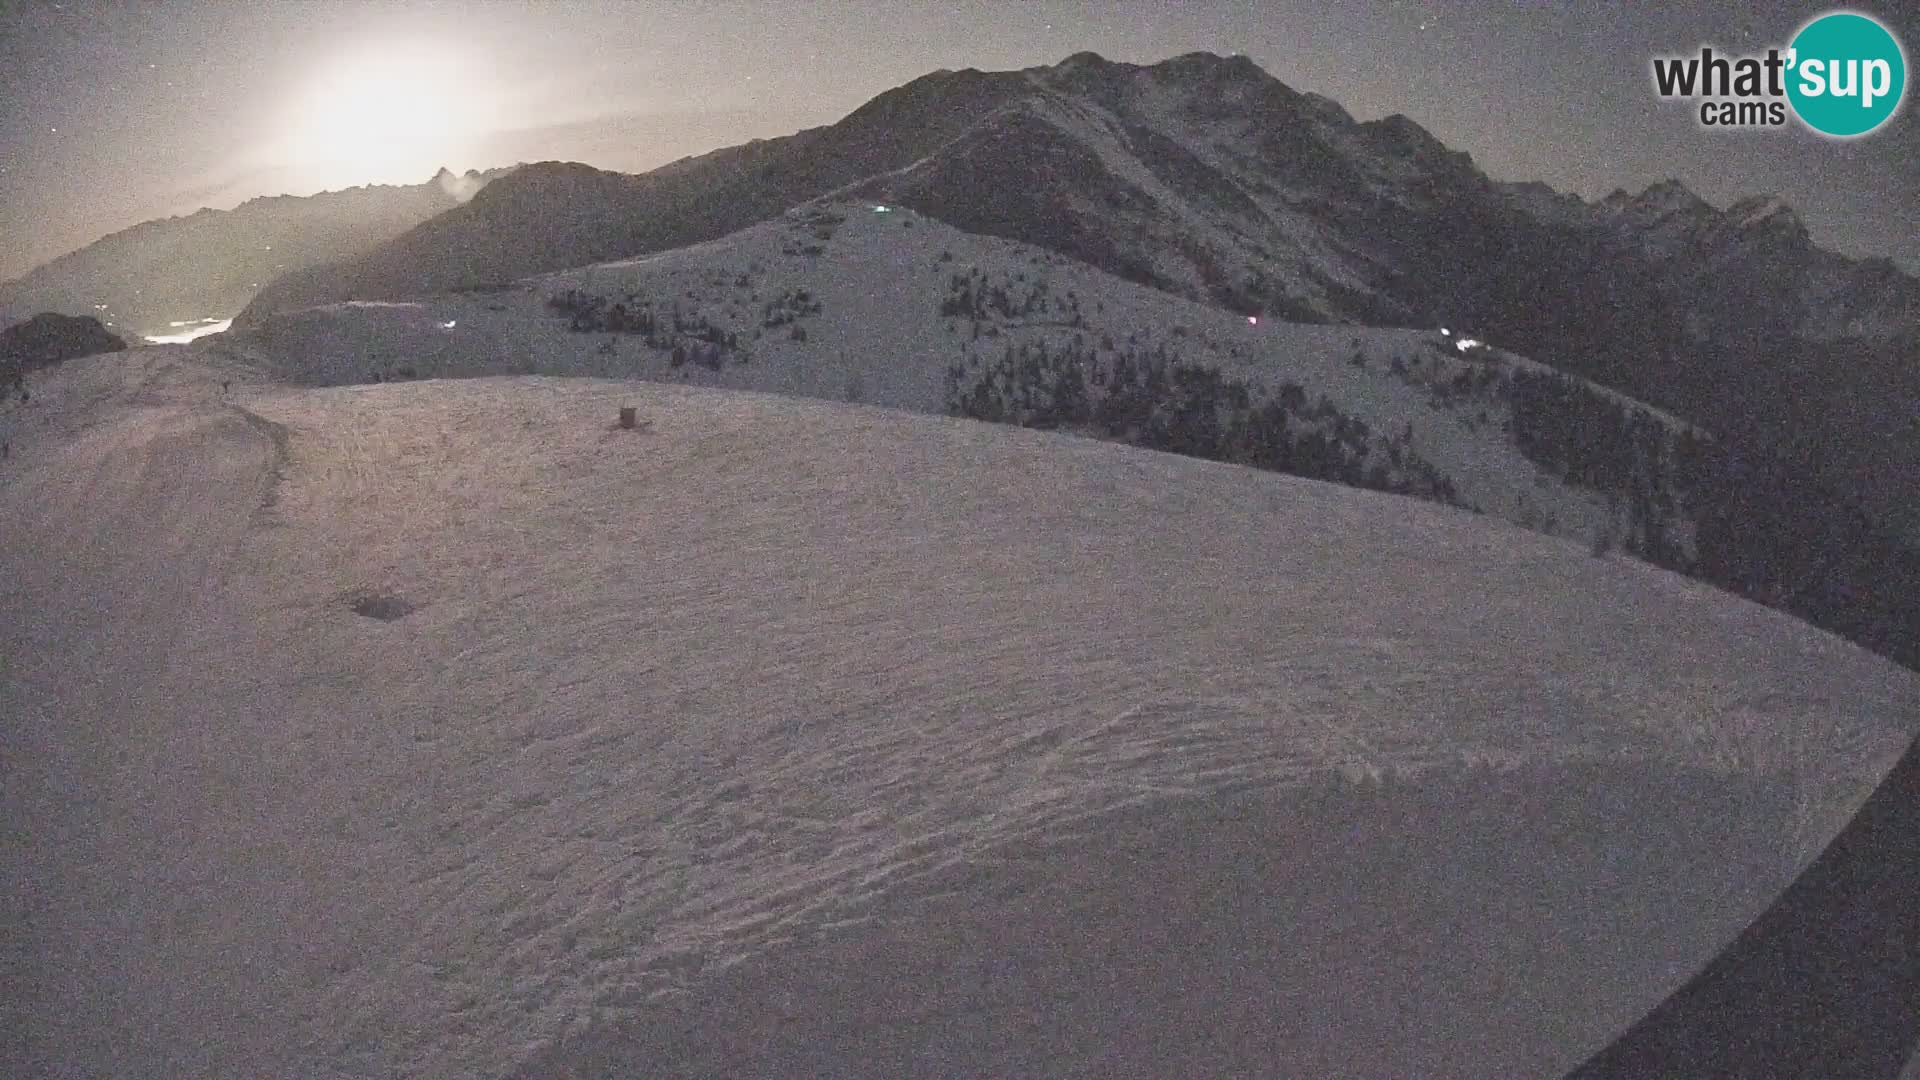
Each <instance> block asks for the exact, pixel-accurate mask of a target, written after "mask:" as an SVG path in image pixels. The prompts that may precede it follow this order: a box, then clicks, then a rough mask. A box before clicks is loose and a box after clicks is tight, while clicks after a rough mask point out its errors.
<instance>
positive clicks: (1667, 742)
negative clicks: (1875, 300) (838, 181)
mask: <svg viewBox="0 0 1920 1080" xmlns="http://www.w3.org/2000/svg"><path fill="white" fill-rule="evenodd" d="M216 340H217V339H216ZM208 355H209V353H208V352H207V351H206V350H205V349H204V347H195V348H192V349H188V348H180V347H165V348H148V349H139V350H134V351H132V352H130V353H126V354H120V355H119V356H115V357H95V358H90V359H87V360H82V361H76V362H73V363H71V364H69V365H66V366H64V367H62V368H61V369H58V370H56V371H54V372H52V373H50V374H48V375H47V376H45V377H44V378H43V379H42V380H41V381H40V382H39V383H38V384H37V385H36V386H35V393H34V399H33V402H32V404H31V406H30V407H28V408H26V409H20V410H16V411H14V412H10V413H9V414H8V415H7V417H6V423H7V424H8V425H9V426H8V432H9V436H10V438H11V440H12V444H13V453H12V456H11V458H10V459H9V460H8V461H7V462H5V463H4V465H3V466H0V528H3V529H4V530H5V531H4V539H5V542H4V543H3V544H0V582H4V583H5V588H4V591H0V658H3V659H4V666H3V667H0V725H3V727H0V737H4V745H5V747H6V756H5V759H4V760H5V772H4V775H0V797H3V798H4V805H0V811H4V815H3V816H4V820H5V821H6V822H7V826H8V828H7V833H6V846H5V847H4V849H0V850H3V851H4V859H5V865H4V866H3V867H0V871H4V873H0V879H4V880H5V881H6V882H7V889H8V893H7V902H8V908H9V910H8V911H6V912H5V915H6V918H5V919H4V920H0V925H4V926H5V927H7V930H6V934H7V938H6V939H5V941H6V948H7V952H8V954H9V955H8V957H7V959H8V963H7V964H6V965H5V970H6V971H8V972H9V973H10V974H9V975H8V978H9V979H10V980H13V981H14V982H13V985H9V986H7V987H5V988H4V990H5V992H4V993H0V1001H4V1002H5V1005H4V1006H0V1008H4V1009H6V1010H7V1011H8V1014H7V1015H4V1016H0V1030H3V1031H5V1032H7V1034H6V1035H5V1036H4V1039H5V1040H6V1041H5V1042H4V1043H0V1050H4V1053H5V1057H4V1058H0V1073H5V1074H6V1075H14V1076H34V1075H60V1076H140V1075H144V1076H161V1075H182V1076H185V1075H191V1076H205V1077H255V1076H287V1077H475V1076H505V1075H519V1076H525V1077H533V1076H565V1075H603V1074H606V1073H603V1072H599V1071H596V1070H599V1069H602V1068H606V1069H612V1068H614V1067H616V1065H617V1067H618V1068H620V1069H623V1070H625V1071H624V1072H613V1073H611V1075H655V1076H671V1075H710V1076H724V1075H814V1074H832V1075H852V1076H874V1077H878V1076H900V1075H916V1076H969V1075H978V1076H984V1075H1067V1076H1095V1075H1136V1076H1154V1075H1174V1074H1180V1073H1187V1072H1191V1071H1194V1070H1198V1072H1200V1073H1202V1074H1204V1073H1208V1072H1223V1071H1224V1072H1234V1071H1236V1070H1238V1071H1240V1072H1242V1073H1244V1072H1245V1071H1246V1070H1253V1071H1254V1072H1255V1073H1256V1074H1258V1073H1259V1072H1262V1071H1266V1070H1267V1069H1268V1068H1269V1067H1273V1066H1276V1065H1277V1067H1275V1068H1273V1069H1272V1072H1271V1073H1270V1074H1274V1075H1286V1074H1288V1073H1289V1072H1290V1071H1292V1070H1293V1069H1294V1068H1295V1067H1297V1068H1298V1070H1299V1071H1300V1072H1302V1073H1305V1074H1312V1075H1324V1076H1387V1075H1402V1076H1403V1075H1425V1076H1457V1077H1469V1076H1487V1075H1548V1074H1549V1073H1552V1072H1555V1071H1556V1070H1559V1069H1562V1068H1564V1067H1566V1066H1568V1065H1571V1064H1572V1063H1574V1062H1575V1061H1577V1060H1578V1059H1579V1058H1581V1057H1583V1056H1584V1055H1585V1054H1586V1053H1588V1052H1590V1051H1591V1050H1593V1049H1594V1048H1596V1047H1597V1046H1599V1045H1600V1044H1602V1043H1603V1042H1604V1041H1605V1040H1606V1039H1607V1038H1609V1037H1610V1036H1611V1035H1612V1034H1613V1033H1614V1032H1616V1031H1617V1030H1619V1029H1620V1028H1621V1027H1623V1026H1624V1025H1625V1024H1627V1023H1628V1022H1629V1021H1631V1020H1632V1019H1634V1018H1635V1017H1636V1016H1637V1015H1638V1014H1639V1013H1640V1012H1641V1011H1642V1010H1644V1009H1645V1008H1646V1007H1648V1006H1650V1005H1651V1004H1652V1003H1653V1002H1655V1001H1657V1000H1658V999H1659V998H1660V997H1661V996H1662V995H1664V994H1665V993H1666V992H1667V991H1668V990H1669V989H1671V988H1672V987H1673V986H1675V985H1677V984H1678V983H1679V982H1680V981H1681V980H1682V979H1684V978H1685V977H1686V976H1687V975H1688V974H1689V973H1690V972H1691V971H1692V970H1693V969H1694V968H1695V967H1697V966H1698V964H1699V963H1700V962H1702V961H1704V959H1705V958H1707V957H1708V956H1709V955H1711V954H1712V952H1713V951H1715V949H1717V948H1718V946H1719V945H1720V944H1722V943H1723V942H1724V941H1725V940H1726V939H1728V938H1729V937H1730V936H1731V935H1732V934H1733V933H1734V932H1736V931H1737V930H1738V928H1739V927H1740V926H1742V925H1744V923H1745V922H1746V921H1747V920H1748V919H1749V918H1750V917H1751V916H1752V915H1753V914H1754V913H1755V912H1757V911H1758V910H1759V909H1760V908H1761V907H1762V906H1763V905H1764V904H1765V903H1766V902H1767V901H1768V900H1769V899H1770V898H1771V896H1772V894H1773V893H1774V892H1775V891H1776V890H1777V889H1778V888H1779V887H1780V886H1781V885H1783V884H1784V883H1785V882H1786V881H1787V880H1788V879H1789V878H1790V877H1791V875H1792V874H1793V873H1794V872H1795V871H1796V869H1797V868H1798V867H1799V866H1801V865H1803V864H1804V863H1805V861H1806V860H1807V859H1808V858H1810V857H1811V855H1812V854H1813V853H1814V851H1816V850H1817V848H1818V847H1819V845H1820V844H1821V843H1822V842H1823V841H1824V839H1825V838H1826V837H1828V836H1830V835H1831V834H1832V833H1833V832H1834V831H1836V830H1837V829H1838V827H1839V826H1840V824H1841V823H1842V822H1843V821H1844V820H1845V818H1846V817H1847V815H1848V814H1849V812H1850V811H1851V809H1852V808H1853V807H1854V806H1856V805H1857V804H1858V803H1859V801H1860V800H1861V799H1862V798H1864V796H1865V794H1866V792H1867V791H1868V790H1870V788H1871V787H1872V785H1873V784H1874V782H1875V781H1876V780H1877V778H1878V777H1879V776H1880V775H1881V774H1882V773H1883V772H1884V770H1885V769H1886V768H1887V767H1888V766H1889V765H1890V764H1891V762H1892V760H1893V759H1894V757H1896V756H1897V755H1898V753H1899V751H1900V750H1901V749H1902V748H1903V747H1904V745H1905V741H1906V739H1907V738H1908V736H1909V735H1910V733H1911V731H1912V730H1913V727H1914V722H1915V717H1916V715H1920V713H1917V709H1920V680H1916V678H1915V677H1914V676H1913V675H1911V674H1909V673H1907V672H1904V671H1902V670H1901V669H1898V668H1896V667H1894V666H1893V665H1891V664H1889V663H1886V662H1884V661H1881V660H1879V659H1877V658H1875V657H1873V656H1870V655H1868V654H1866V653H1864V652H1862V651H1860V650H1858V649H1856V648H1853V647H1851V646H1849V645H1846V644H1845V643H1843V642H1840V641H1839V640H1837V639H1835V638H1833V637H1831V636H1829V635H1826V634H1823V633H1820V632H1818V631H1815V630H1813V629H1811V628H1809V627H1806V626H1804V625H1802V624H1799V623H1796V622H1794V621H1792V620H1790V619H1787V618H1785V617H1783V616H1780V615H1778V614H1775V613H1772V612H1769V611H1766V610H1764V609H1762V608H1759V607H1757V606H1754V605H1752V604H1749V603H1746V602H1743V601H1739V600H1735V599H1732V598H1729V597H1727V596H1724V595H1722V594H1719V593H1716V592H1714V591H1712V590H1710V589H1708V588H1706V587H1704V586H1700V585H1697V584H1693V583H1690V582H1687V581H1684V580H1682V579H1679V578H1676V577H1673V576H1671V575H1668V574H1665V573H1662V572H1659V571H1655V570H1652V569H1649V568H1647V567H1645V566H1641V565H1638V564H1634V563H1632V562H1628V561H1624V560H1620V559H1614V558H1609V559H1599V558H1594V557H1592V556H1591V555H1589V554H1588V552H1587V551H1586V550H1585V548H1583V547H1581V546H1579V545H1577V544H1574V543H1570V542H1565V541H1559V540H1555V539H1552V538H1549V537H1544V536H1541V535H1539V534H1536V533H1532V532H1527V531H1524V530H1522V529H1520V528H1518V527H1515V526H1510V525H1506V524H1503V523H1500V522H1497V521H1493V520H1489V519H1487V518H1482V517H1475V516H1472V515H1469V514H1466V513H1463V512H1457V511H1452V510H1447V509H1443V508H1440V507H1436V506H1432V505H1428V504H1423V503H1417V502H1413V501H1409V500H1405V499H1399V498H1394V497H1389V496H1384V495H1376V494H1370V493H1365V492H1359V491H1354V490H1349V489H1344V488H1338V487H1333V486H1329V485H1325V484H1319V483H1313V482H1307V481H1302V480H1298V479H1294V478H1289V477H1285V476H1280V475H1274V474H1268V473H1261V472H1255V471H1252V470H1247V469H1242V468H1236V467H1230V466H1222V465H1217V464H1210V463H1206V462H1201V461H1196V460H1191V459H1185V458H1179V457H1173V456H1169V455H1162V454H1155V453H1148V452H1142V451H1137V450H1132V449H1129V448H1125V447H1120V446H1115V445H1111V444H1105V443H1100V442H1095V441H1091V440H1084V439H1075V438H1071V437H1066V436H1057V435H1051V434H1044V433H1038V432H1031V431H1023V430H1018V429H1013V428H1007V427H998V426H992V425H986V424H977V423H971V422H965V421H958V420H947V419H941V418H937V417H928V416H914V415H909V414H905V413H897V412H892V411H884V410H880V409H874V408H862V407H852V406H845V405H831V404H824V403H818V402H807V401H802V400H799V399H794V398H787V397H775V396H764V395H756V394H749V393H742V392H737V391H722V390H712V389H699V388H690V387H672V386H665V385H660V384H656V383H644V382H614V381H603V380H588V379H565V380H562V379H548V378H537V377H520V378H498V379H473V380H458V381H427V382H415V383H408V384H402V385H391V384H390V385H384V386H361V387H339V388H326V389H299V388H290V387H284V386H277V385H271V384H265V383H257V382H248V381H245V379H244V378H242V381H240V382H237V383H235V384H234V386H233V387H232V389H231V391H228V392H223V391H222V390H221V388H220V380H221V379H223V378H235V377H237V373H236V372H234V371H231V370H226V369H218V368H214V367H210V366H207V364H208V361H207V359H206V358H207V356H208ZM623 404H631V405H634V406H636V407H637V408H638V409H639V411H640V414H641V417H642V419H643V427H642V429H641V430H638V431H620V430H616V429H615V427H614V425H613V419H614V416H615V412H616V410H617V408H618V407H619V406H620V405H623ZM356 607H357V608H359V609H360V610H362V611H366V612H368V613H369V614H368V615H362V614H357V613H356ZM409 609H410V610H409ZM403 611H406V612H407V613H405V614H401V613H402V612H403ZM396 615H399V616H400V617H397V618H396V617H393V616H396ZM1375 777H1377V778H1379V779H1373V778H1375ZM589 1023H591V1024H592V1025H593V1027H592V1028H591V1030H589V1031H585V1032H584V1033H583V1032H582V1029H583V1028H584V1027H585V1026H586V1025H588V1024H589ZM569 1034H571V1037H570V1038H567V1039H566V1040H565V1041H561V1042H556V1040H560V1039H561V1037H562V1036H567V1035H569Z"/></svg>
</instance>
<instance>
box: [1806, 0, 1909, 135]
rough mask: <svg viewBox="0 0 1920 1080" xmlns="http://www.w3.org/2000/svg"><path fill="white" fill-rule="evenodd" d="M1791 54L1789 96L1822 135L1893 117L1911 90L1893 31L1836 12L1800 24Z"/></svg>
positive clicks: (1868, 127) (1855, 131) (1851, 131)
mask: <svg viewBox="0 0 1920 1080" xmlns="http://www.w3.org/2000/svg"><path fill="white" fill-rule="evenodd" d="M1790 48H1791V51H1790V52H1789V53H1788V61H1787V63H1788V64H1789V72H1788V79H1787V100H1788V101H1789V102H1791V103H1792V104H1793V111H1794V112H1795V113H1798V114H1799V116H1800V119H1801V120H1803V121H1805V122H1806V125H1807V126H1808V127H1810V128H1812V129H1813V130H1815V131H1818V132H1820V133H1821V134H1823V135H1832V136H1835V137H1836V138H1843V139H1846V138H1852V137H1853V136H1855V135H1865V134H1866V133H1867V132H1869V131H1872V130H1873V129H1875V128H1877V127H1879V126H1880V125H1881V124H1884V123H1886V122H1887V121H1888V120H1890V119H1892V118H1893V114H1894V113H1895V112H1898V111H1899V109H1900V100H1901V98H1902V97H1904V96H1905V95H1906V90H1907V57H1906V53H1905V52H1904V51H1903V50H1902V49H1901V48H1900V42H1899V39H1897V38H1895V37H1894V36H1893V33H1892V31H1889V30H1888V29H1887V28H1886V27H1884V26H1881V25H1880V24H1879V23H1878V22H1876V21H1874V20H1873V19H1871V18H1869V17H1867V16H1865V15H1857V14H1855V13H1853V12H1851V11H1837V12H1834V13H1833V14H1830V15H1822V16H1820V17H1819V18H1817V19H1815V20H1813V21H1812V22H1810V23H1808V24H1807V25H1806V26H1804V27H1802V28H1801V29H1800V33H1799V34H1798V35H1796V36H1795V37H1794V39H1793V44H1792V46H1791V47H1790Z"/></svg>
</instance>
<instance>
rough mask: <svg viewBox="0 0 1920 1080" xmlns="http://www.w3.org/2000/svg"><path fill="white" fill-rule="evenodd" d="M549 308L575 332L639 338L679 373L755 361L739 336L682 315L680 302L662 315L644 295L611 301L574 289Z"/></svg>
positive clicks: (557, 297) (702, 318)
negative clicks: (692, 367) (692, 366)
mask: <svg viewBox="0 0 1920 1080" xmlns="http://www.w3.org/2000/svg"><path fill="white" fill-rule="evenodd" d="M547 307H549V308H551V309H552V310H554V311H557V312H560V313H561V314H563V315H566V316H567V317H568V323H567V329H569V330H572V331H574V332H575V333H582V334H590V333H603V334H631V335H635V336H638V337H640V338H641V339H642V340H644V341H645V342H646V344H647V347H648V348H651V349H657V350H659V351H661V352H664V353H666V354H668V363H669V364H671V365H672V366H673V367H674V368H676V369H677V368H681V367H684V366H685V365H687V364H690V363H691V364H698V365H700V366H701V367H704V368H706V369H708V370H709V371H719V370H720V369H721V368H722V367H724V366H725V365H726V363H727V361H728V360H732V361H733V362H735V363H746V362H747V361H748V359H749V355H748V353H747V351H746V350H745V349H743V348H741V346H740V335H739V333H737V332H736V331H732V330H726V329H723V328H721V327H719V326H717V325H715V324H714V323H713V322H712V320H710V319H708V318H707V317H706V316H705V315H702V314H699V313H697V312H694V313H685V312H682V311H681V310H680V305H679V304H678V303H677V302H676V303H674V304H671V305H669V306H668V308H667V310H666V311H665V312H664V313H657V312H655V311H654V305H653V302H652V301H651V300H649V299H648V298H646V297H645V296H642V295H641V294H639V293H628V294H627V295H626V297H625V298H624V299H622V300H618V301H615V302H612V303H609V302H608V300H607V298H606V297H604V296H599V295H596V294H593V293H589V292H584V291H582V290H580V289H568V290H567V291H566V292H564V293H560V294H557V295H555V296H551V297H549V298H548V299H547Z"/></svg>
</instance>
